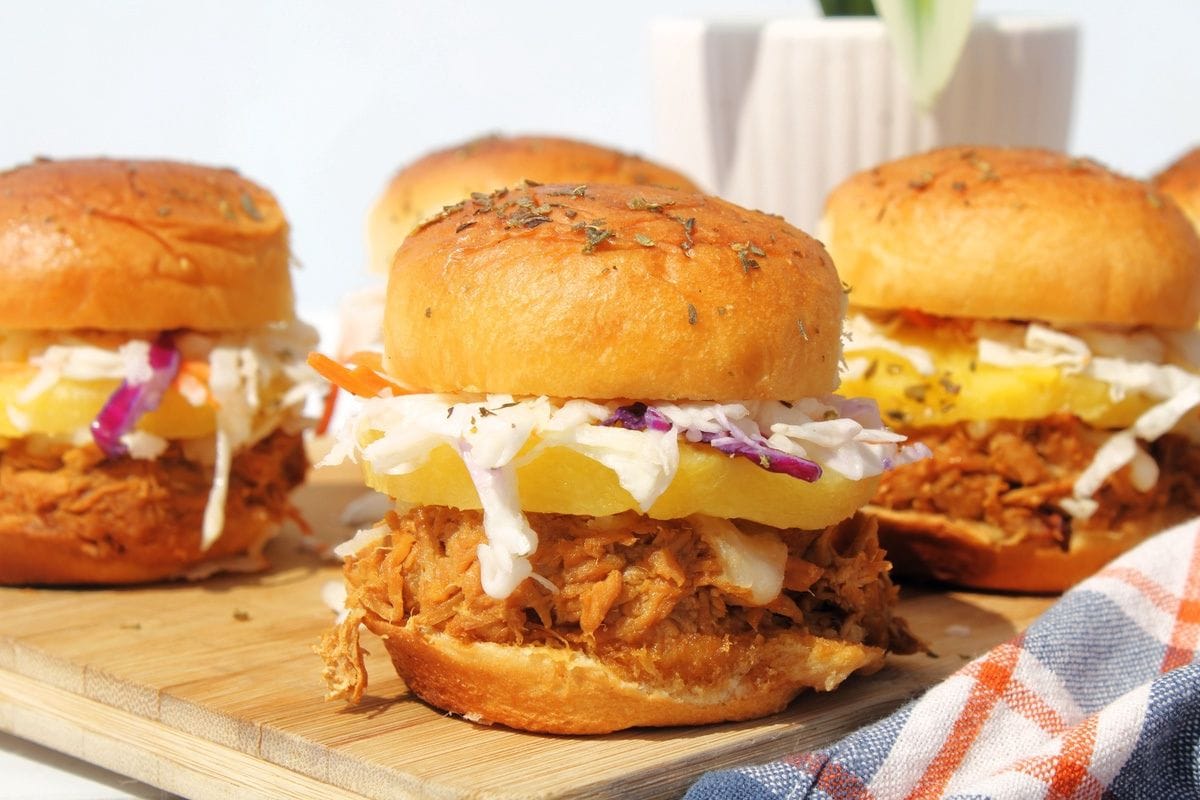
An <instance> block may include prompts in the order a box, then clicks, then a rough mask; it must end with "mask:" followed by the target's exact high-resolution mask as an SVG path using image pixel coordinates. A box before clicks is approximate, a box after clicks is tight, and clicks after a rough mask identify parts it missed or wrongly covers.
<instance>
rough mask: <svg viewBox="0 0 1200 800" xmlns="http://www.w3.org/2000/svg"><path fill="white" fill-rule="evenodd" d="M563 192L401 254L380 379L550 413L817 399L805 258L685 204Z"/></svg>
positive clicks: (825, 353)
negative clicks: (524, 399) (634, 402)
mask: <svg viewBox="0 0 1200 800" xmlns="http://www.w3.org/2000/svg"><path fill="white" fill-rule="evenodd" d="M572 189H573V187H572V186H569V185H547V186H541V187H534V188H525V189H519V190H513V191H508V192H505V193H503V194H498V195H495V196H492V197H489V198H481V199H476V200H467V201H466V202H465V203H463V204H462V205H460V206H458V207H456V208H454V209H451V210H449V211H447V212H445V213H444V214H442V215H441V216H440V217H439V218H437V219H436V220H434V221H432V222H430V223H429V224H427V225H425V226H423V227H421V228H420V229H418V230H417V231H415V232H414V233H413V234H412V235H411V236H409V237H408V239H406V240H405V242H404V244H403V246H402V247H401V248H400V250H399V251H398V252H397V254H396V260H395V263H394V265H393V267H392V271H391V276H390V279H389V282H388V297H387V307H386V312H385V319H384V331H383V336H384V350H385V368H386V369H387V371H388V373H389V375H391V376H392V377H394V378H396V379H399V380H400V381H401V382H402V383H404V384H405V385H407V386H408V387H409V388H412V389H415V390H422V391H435V392H442V391H445V392H460V391H468V392H496V393H511V394H517V395H549V396H552V397H582V398H646V399H668V400H674V399H690V400H734V399H738V400H749V399H782V398H787V399H796V398H800V397H808V396H813V395H820V394H824V393H827V392H831V391H833V390H834V388H835V387H836V385H837V369H838V360H839V357H840V353H841V323H842V316H843V313H844V310H845V295H844V294H843V292H842V286H841V283H840V282H839V280H838V275H837V272H836V271H835V270H834V267H833V263H832V261H830V259H829V256H828V254H827V253H826V252H825V249H824V248H823V247H822V246H821V245H820V243H819V242H817V241H815V240H814V239H812V238H810V237H809V236H807V235H806V234H804V233H803V232H801V231H799V230H797V229H796V228H793V227H792V226H790V225H788V224H787V223H786V222H784V221H783V220H782V219H781V218H778V217H771V216H768V215H766V214H763V213H760V212H757V211H748V210H746V209H743V208H739V207H738V206H735V205H732V204H731V203H727V202H725V201H723V200H719V199H716V198H712V197H705V196H703V195H698V194H691V193H687V192H680V191H676V190H672V189H659V188H647V187H629V186H594V187H592V186H589V187H588V188H587V190H586V193H585V194H584V196H578V194H573V193H572ZM689 220H691V222H689ZM596 221H599V222H596ZM593 223H594V224H593ZM589 225H591V226H592V227H590V228H589V227H587V226H589Z"/></svg>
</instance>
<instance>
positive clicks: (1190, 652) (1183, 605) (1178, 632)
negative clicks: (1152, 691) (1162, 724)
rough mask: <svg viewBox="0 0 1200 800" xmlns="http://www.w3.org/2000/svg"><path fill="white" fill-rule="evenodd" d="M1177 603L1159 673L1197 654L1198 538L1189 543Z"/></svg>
mask: <svg viewBox="0 0 1200 800" xmlns="http://www.w3.org/2000/svg"><path fill="white" fill-rule="evenodd" d="M1176 606H1177V607H1176V609H1175V629H1174V630H1173V631H1172V632H1171V642H1170V643H1169V644H1168V645H1167V652H1166V654H1165V655H1164V656H1163V662H1162V666H1161V667H1160V668H1159V669H1160V670H1161V671H1162V672H1170V671H1171V670H1173V669H1175V668H1176V667H1182V666H1184V665H1185V664H1190V663H1192V660H1193V659H1194V658H1195V657H1196V642H1197V639H1200V539H1197V540H1196V541H1195V544H1193V546H1192V558H1191V561H1190V562H1189V563H1188V575H1187V582H1186V584H1185V585H1184V589H1183V597H1182V598H1180V599H1179V600H1178V601H1177V602H1176Z"/></svg>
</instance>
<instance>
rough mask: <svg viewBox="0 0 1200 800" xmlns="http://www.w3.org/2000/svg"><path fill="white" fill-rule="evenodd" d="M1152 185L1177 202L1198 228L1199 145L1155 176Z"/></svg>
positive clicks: (1199, 198) (1199, 212)
mask: <svg viewBox="0 0 1200 800" xmlns="http://www.w3.org/2000/svg"><path fill="white" fill-rule="evenodd" d="M1154 186H1155V187H1156V188H1157V189H1158V190H1159V191H1160V192H1162V193H1163V194H1165V195H1166V196H1167V197H1170V198H1171V199H1172V200H1174V201H1175V202H1176V203H1178V204H1179V207H1180V208H1182V209H1183V213H1185V214H1187V215H1188V217H1189V218H1190V219H1191V220H1192V225H1193V226H1195V228H1196V229H1197V230H1200V147H1197V148H1195V149H1193V150H1192V151H1191V152H1189V153H1187V154H1186V155H1184V156H1183V157H1182V158H1180V159H1179V160H1178V161H1176V162H1175V163H1174V164H1172V165H1171V166H1169V167H1167V168H1166V169H1165V170H1163V171H1162V172H1160V173H1159V174H1158V175H1157V176H1155V178H1154Z"/></svg>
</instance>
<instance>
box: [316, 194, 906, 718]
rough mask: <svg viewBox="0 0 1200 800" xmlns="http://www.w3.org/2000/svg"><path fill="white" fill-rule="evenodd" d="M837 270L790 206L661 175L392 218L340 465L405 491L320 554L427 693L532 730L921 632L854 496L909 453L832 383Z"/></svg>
mask: <svg viewBox="0 0 1200 800" xmlns="http://www.w3.org/2000/svg"><path fill="white" fill-rule="evenodd" d="M844 306H845V298H844V295H843V292H842V287H841V284H840V282H839V281H838V277H837V273H836V272H835V271H834V267H833V264H832V262H831V261H830V260H829V257H828V256H827V255H826V253H825V251H824V249H823V248H822V247H821V246H820V244H818V243H817V242H816V241H814V240H813V239H811V238H809V237H808V236H807V235H805V234H804V233H802V232H800V231H798V230H796V229H795V228H792V227H791V226H789V225H787V224H786V223H784V222H783V221H782V220H781V219H779V218H775V217H769V216H766V215H764V214H761V213H758V212H754V211H747V210H744V209H741V208H738V207H736V206H734V205H731V204H729V203H726V202H724V201H722V200H718V199H715V198H710V197H704V196H701V195H697V194H691V193H687V192H680V191H674V190H668V189H656V188H646V187H618V186H588V187H586V188H585V187H582V186H573V185H569V184H563V185H545V186H534V187H527V188H523V189H518V190H507V191H504V190H502V191H498V192H495V193H493V194H491V195H488V196H476V197H474V198H471V199H468V200H466V201H464V202H462V203H459V204H457V205H456V206H454V207H451V208H449V209H446V211H445V212H443V213H442V214H441V215H440V216H439V217H438V218H437V219H435V220H434V221H431V222H429V223H428V224H426V225H425V226H423V227H421V228H420V229H419V230H417V231H415V232H414V233H413V234H412V235H410V236H409V237H408V238H407V239H406V240H405V242H404V244H403V245H402V246H401V248H400V250H399V251H398V253H397V254H396V260H395V263H394V264H393V266H392V271H391V275H390V279H389V283H388V290H387V311H386V318H385V324H384V330H383V333H384V348H385V349H384V356H383V360H382V363H379V364H376V368H375V369H372V368H371V367H370V366H368V365H365V364H362V363H360V364H359V365H358V366H356V367H355V368H354V369H349V368H345V367H341V366H340V365H337V364H335V363H333V362H330V361H328V360H327V359H323V358H321V357H314V358H313V359H312V363H314V365H315V366H317V367H318V368H319V370H321V371H322V372H323V373H324V374H326V375H327V376H329V377H330V378H331V379H332V380H334V381H336V382H337V383H339V384H340V385H342V386H343V387H344V388H346V389H349V390H352V391H354V392H355V393H357V394H360V395H363V396H364V397H366V399H365V400H363V402H362V404H361V408H360V410H359V411H358V413H357V414H356V416H355V417H353V418H352V419H350V420H349V422H348V424H347V427H346V428H345V430H344V431H343V432H342V434H341V438H340V440H339V442H338V444H337V445H336V447H335V451H334V453H333V454H332V456H331V458H332V460H334V461H336V460H337V459H339V458H342V457H347V458H350V459H352V460H354V461H357V462H359V463H360V464H361V466H362V468H363V471H364V474H365V476H366V480H367V483H368V484H370V485H371V486H372V487H374V488H376V489H378V490H380V491H382V492H385V493H386V494H387V495H389V496H390V497H392V498H395V500H396V507H395V509H394V510H393V511H391V512H389V513H388V514H387V515H386V516H385V517H384V518H383V519H382V520H381V521H379V522H378V524H376V525H374V526H373V527H371V528H369V529H366V530H363V531H361V532H360V533H359V534H358V535H357V536H356V537H355V538H354V539H353V540H351V541H350V542H348V543H346V544H345V545H343V546H342V547H341V548H340V551H339V552H340V553H341V554H342V555H344V557H345V568H344V575H345V582H346V588H347V600H346V613H345V616H344V619H343V620H342V621H341V622H340V624H339V625H338V626H337V627H336V628H334V629H332V630H331V631H330V632H329V633H328V634H327V635H326V636H325V637H324V639H323V641H322V643H321V647H320V651H321V653H322V655H323V656H324V658H325V660H326V678H327V680H328V682H329V685H330V689H331V695H332V696H339V697H344V698H348V699H350V700H352V701H354V700H357V699H358V698H359V697H360V696H361V695H362V693H363V691H364V688H365V686H366V681H367V676H366V673H365V669H364V664H363V657H362V647H361V645H360V641H359V637H360V630H361V627H362V626H365V628H366V629H368V630H369V631H371V632H373V633H374V634H376V635H378V636H380V637H381V638H382V639H383V642H384V644H385V646H386V647H387V649H388V652H389V653H390V655H391V658H392V661H393V663H394V664H395V667H396V669H397V671H398V672H399V674H400V675H401V676H402V677H403V678H404V680H405V682H406V683H407V684H408V686H409V688H410V689H411V691H412V692H414V693H415V694H416V695H417V696H419V697H420V698H422V699H424V700H425V701H427V702H428V703H429V704H431V705H433V706H435V707H437V708H440V709H445V710H448V711H451V712H453V713H456V714H460V715H462V716H464V717H466V718H468V719H470V720H474V721H478V722H488V723H501V724H504V725H507V726H510V727H514V728H519V729H524V730H531V731H545V732H553V733H602V732H606V731H613V730H618V729H621V728H627V727H631V726H640V725H680V724H698V723H710V722H717V721H721V720H737V719H749V718H753V717H758V716H762V715H765V714H769V713H772V712H775V711H778V710H780V709H782V708H783V707H784V706H785V705H786V704H787V703H788V702H789V701H790V700H791V699H792V698H793V697H794V696H795V695H796V694H797V693H799V692H801V691H803V690H805V689H816V690H831V689H833V688H835V687H836V686H837V685H838V684H840V683H841V682H842V681H843V680H844V679H845V678H846V677H847V676H848V675H850V674H851V673H854V672H862V673H867V672H871V671H874V670H876V669H878V668H879V667H880V665H881V664H882V662H883V658H884V654H885V652H886V651H888V650H889V649H890V650H893V651H898V652H911V651H913V650H914V649H915V648H916V647H917V644H916V642H915V641H914V640H913V639H912V637H911V636H910V635H909V633H908V631H907V629H906V627H905V625H904V623H903V622H902V621H901V620H900V619H898V618H896V617H895V616H894V609H895V604H896V589H895V587H894V586H893V585H892V583H891V581H890V580H889V577H888V569H889V564H888V562H887V561H886V560H885V556H884V553H883V552H882V551H881V550H880V549H879V547H878V545H877V543H876V536H875V528H874V525H873V523H872V522H871V521H870V520H869V518H867V517H864V516H862V515H859V514H857V513H856V512H857V510H858V508H859V507H860V506H861V505H862V504H863V503H865V502H866V501H867V500H868V499H869V498H870V497H871V495H872V494H873V492H874V490H875V487H876V486H877V485H878V482H879V475H880V474H881V473H882V472H883V471H885V470H886V469H888V468H889V467H890V466H891V465H894V464H898V463H902V462H904V461H905V460H907V459H910V458H913V457H917V456H919V455H920V450H919V449H917V450H915V451H914V450H913V449H910V448H905V449H902V447H901V445H900V442H901V440H902V437H900V436H897V435H895V434H893V433H891V432H890V431H888V430H886V429H885V428H884V427H883V425H882V424H881V423H880V419H879V416H878V412H877V409H876V407H875V405H874V404H873V403H871V402H869V401H860V400H850V399H846V398H842V397H839V396H837V395H834V394H832V391H833V390H834V388H835V387H836V385H837V371H838V362H839V358H840V349H841V322H842V315H843V311H844Z"/></svg>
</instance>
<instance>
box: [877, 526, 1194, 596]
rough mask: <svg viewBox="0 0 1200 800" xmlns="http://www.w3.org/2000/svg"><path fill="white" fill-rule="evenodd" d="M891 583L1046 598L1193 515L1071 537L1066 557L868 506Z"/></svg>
mask: <svg viewBox="0 0 1200 800" xmlns="http://www.w3.org/2000/svg"><path fill="white" fill-rule="evenodd" d="M867 510H868V511H869V512H870V513H872V514H874V515H875V517H876V518H877V519H878V520H879V538H880V543H881V544H882V545H883V547H884V548H885V549H886V550H887V553H888V559H889V560H890V561H891V562H892V564H893V566H894V567H895V571H896V574H897V575H903V576H904V577H905V578H911V579H918V580H937V581H942V582H945V583H953V584H955V585H956V586H963V587H966V588H971V589H990V590H998V591H1009V592H1027V593H1035V594H1051V593H1058V592H1063V591H1066V590H1067V589H1069V588H1071V587H1072V586H1074V585H1075V584H1077V583H1079V582H1080V581H1082V580H1083V579H1084V578H1087V577H1089V576H1091V575H1093V574H1095V573H1096V572H1097V571H1099V570H1100V569H1101V568H1103V567H1104V565H1105V564H1107V563H1108V562H1110V561H1112V560H1113V559H1114V558H1116V557H1117V556H1119V555H1121V554H1122V553H1124V552H1125V551H1126V550H1128V549H1130V548H1131V547H1134V546H1135V545H1137V544H1138V543H1140V542H1141V541H1142V540H1143V539H1145V538H1146V537H1148V536H1151V535H1153V534H1154V533H1157V532H1158V531H1161V530H1165V529H1166V528H1169V527H1171V526H1172V525H1175V524H1177V523H1179V522H1183V521H1184V520H1185V519H1187V518H1189V517H1191V516H1194V515H1195V512H1194V511H1190V510H1186V509H1183V508H1179V509H1176V510H1174V511H1170V510H1168V511H1162V512H1158V513H1155V514H1152V515H1149V516H1145V517H1142V518H1140V519H1139V520H1137V521H1136V523H1135V522H1134V521H1126V522H1125V524H1124V525H1123V526H1122V528H1121V529H1120V530H1119V531H1115V532H1108V531H1100V530H1086V529H1083V530H1078V529H1077V530H1075V531H1074V532H1073V533H1072V534H1071V537H1070V540H1069V541H1068V543H1067V546H1066V548H1065V549H1064V548H1063V547H1062V546H1061V545H1058V544H1056V543H1053V542H1047V541H1045V540H1043V539H1036V538H1020V537H1014V536H1009V535H1006V534H1005V532H1004V531H1002V530H1000V529H999V528H995V527H993V526H991V525H988V524H986V523H979V522H969V521H965V520H959V519H953V518H950V517H947V516H944V515H940V514H929V513H924V512H914V511H894V510H892V509H885V508H879V507H877V506H869V507H868V508H867Z"/></svg>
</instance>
